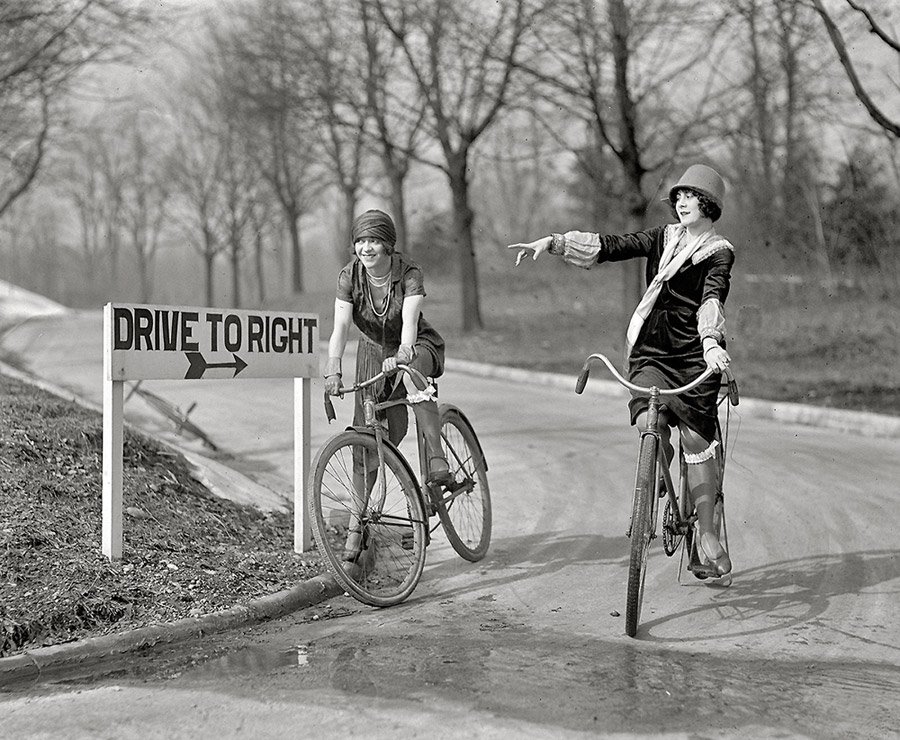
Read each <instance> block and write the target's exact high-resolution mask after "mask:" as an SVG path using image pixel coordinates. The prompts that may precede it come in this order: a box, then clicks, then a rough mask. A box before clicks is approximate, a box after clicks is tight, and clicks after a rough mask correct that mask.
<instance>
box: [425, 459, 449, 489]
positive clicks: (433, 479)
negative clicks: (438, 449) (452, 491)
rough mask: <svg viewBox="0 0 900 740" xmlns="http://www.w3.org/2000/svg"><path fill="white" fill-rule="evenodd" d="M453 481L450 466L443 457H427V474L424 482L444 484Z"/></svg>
mask: <svg viewBox="0 0 900 740" xmlns="http://www.w3.org/2000/svg"><path fill="white" fill-rule="evenodd" d="M452 482H453V475H452V474H451V473H450V466H449V465H448V464H447V458H445V457H437V456H435V457H431V458H429V459H428V476H427V477H426V478H425V483H427V484H428V485H429V486H446V485H448V484H450V483H452Z"/></svg>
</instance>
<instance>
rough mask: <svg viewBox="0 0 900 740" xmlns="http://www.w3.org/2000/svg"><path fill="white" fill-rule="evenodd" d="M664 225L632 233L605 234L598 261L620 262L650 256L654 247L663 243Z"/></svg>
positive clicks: (602, 238)
mask: <svg viewBox="0 0 900 740" xmlns="http://www.w3.org/2000/svg"><path fill="white" fill-rule="evenodd" d="M664 230H665V227H664V226H656V227H654V228H652V229H647V230H646V231H635V232H634V233H631V234H604V235H603V236H602V237H601V240H602V242H603V249H601V250H600V255H599V257H598V259H597V261H598V262H620V261H622V260H629V259H634V258H635V257H649V256H650V254H651V253H652V252H653V250H654V247H656V246H658V245H659V244H661V243H662V238H663V232H664Z"/></svg>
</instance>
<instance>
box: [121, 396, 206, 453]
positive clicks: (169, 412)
mask: <svg viewBox="0 0 900 740" xmlns="http://www.w3.org/2000/svg"><path fill="white" fill-rule="evenodd" d="M142 382H143V381H141V380H139V381H137V382H136V383H135V384H134V385H132V386H131V390H130V391H128V395H127V396H125V400H126V401H128V400H129V399H130V398H131V397H132V396H133V395H134V394H135V393H137V394H138V395H139V396H140V397H141V398H143V399H144V401H146V402H147V404H148V405H149V406H151V407H152V408H154V409H156V410H157V411H159V413H161V414H162V415H163V416H165V417H166V418H167V419H168V420H169V421H171V422H172V424H173V425H174V426H175V432H176V433H177V434H184V433H187V434H189V435H191V436H193V437H196V438H197V439H199V440H200V441H201V442H203V444H204V445H205V446H206V447H208V448H209V449H210V450H212V451H213V452H218V451H219V447H218V445H217V444H216V443H215V442H213V441H212V439H210V437H209V435H208V434H207V433H206V432H204V431H203V430H202V429H201V428H200V427H199V426H197V424H196V423H195V422H193V421H191V420H190V418H189V417H190V415H191V412H192V411H193V410H194V409H195V408H197V402H196V401H194V402H193V403H192V404H191V405H190V406H188V409H187V411H182V410H181V408H179V407H178V406H176V405H175V404H174V403H172V402H171V401H167V400H166V399H165V398H163V397H162V396H158V395H156V394H155V393H152V392H151V391H148V390H147V389H146V388H142V387H141V383H142Z"/></svg>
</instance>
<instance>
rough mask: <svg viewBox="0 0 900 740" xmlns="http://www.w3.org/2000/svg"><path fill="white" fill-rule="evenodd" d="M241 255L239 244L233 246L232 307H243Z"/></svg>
mask: <svg viewBox="0 0 900 740" xmlns="http://www.w3.org/2000/svg"><path fill="white" fill-rule="evenodd" d="M240 257H241V253H240V248H239V247H238V245H237V244H232V245H231V305H232V306H234V307H235V308H240V307H241V264H240V263H241V259H240Z"/></svg>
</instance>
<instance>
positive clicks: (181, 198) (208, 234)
mask: <svg viewBox="0 0 900 740" xmlns="http://www.w3.org/2000/svg"><path fill="white" fill-rule="evenodd" d="M191 100H192V102H193V103H194V105H196V106H197V108H195V109H193V110H181V111H179V112H178V115H179V126H178V133H177V137H176V142H175V156H174V157H173V161H172V174H173V186H174V187H173V195H176V196H177V202H178V206H179V207H178V208H177V209H176V210H175V214H176V216H175V217H176V219H177V220H178V223H179V224H180V226H181V230H182V231H183V233H184V234H185V236H186V237H187V240H188V243H189V244H191V246H193V248H194V250H195V251H196V252H197V253H198V254H199V255H200V258H201V260H202V261H203V275H204V281H203V282H204V289H205V293H206V305H207V306H214V305H215V260H216V257H217V256H218V255H219V254H220V252H221V251H222V249H223V244H224V242H223V239H222V235H221V230H220V226H219V223H220V218H221V215H220V214H221V211H220V193H221V177H222V175H221V173H222V168H223V164H222V159H223V153H222V148H221V142H220V140H219V138H218V137H217V136H216V135H215V134H214V132H213V130H212V125H211V123H210V122H209V121H208V120H207V119H206V117H205V115H204V112H203V109H202V106H201V105H200V104H199V101H200V98H198V97H194V98H192V99H191Z"/></svg>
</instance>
